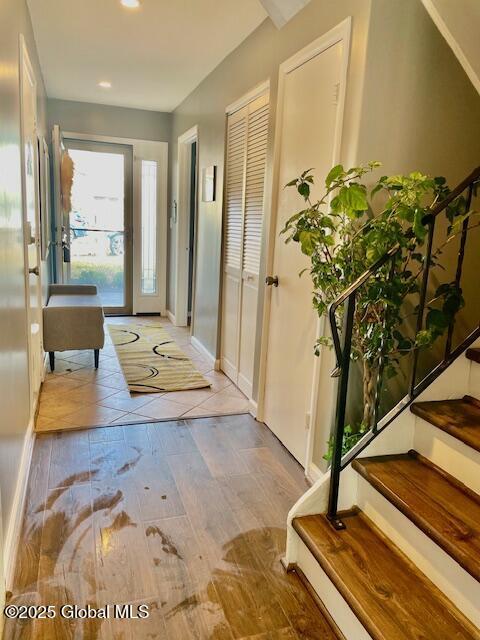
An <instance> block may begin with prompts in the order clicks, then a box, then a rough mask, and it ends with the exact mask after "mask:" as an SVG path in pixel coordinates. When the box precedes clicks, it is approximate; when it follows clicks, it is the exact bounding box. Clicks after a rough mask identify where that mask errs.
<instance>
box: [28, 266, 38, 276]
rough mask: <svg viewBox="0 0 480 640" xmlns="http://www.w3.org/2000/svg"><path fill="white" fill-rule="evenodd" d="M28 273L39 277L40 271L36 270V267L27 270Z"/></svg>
mask: <svg viewBox="0 0 480 640" xmlns="http://www.w3.org/2000/svg"><path fill="white" fill-rule="evenodd" d="M28 273H31V274H32V275H34V276H39V275H40V271H39V270H38V267H32V268H31V269H29V270H28Z"/></svg>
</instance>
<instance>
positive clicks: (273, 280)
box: [265, 276, 278, 287]
mask: <svg viewBox="0 0 480 640" xmlns="http://www.w3.org/2000/svg"><path fill="white" fill-rule="evenodd" d="M265 284H266V285H267V286H268V287H271V286H272V285H273V286H274V287H278V276H267V277H266V278H265Z"/></svg>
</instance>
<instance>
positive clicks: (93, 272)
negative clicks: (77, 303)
mask: <svg viewBox="0 0 480 640" xmlns="http://www.w3.org/2000/svg"><path fill="white" fill-rule="evenodd" d="M66 146H67V149H68V153H69V155H70V157H71V158H72V160H73V164H74V171H73V184H72V196H71V203H72V207H71V210H70V213H69V216H68V229H67V230H66V231H67V234H68V239H67V241H69V244H70V263H69V265H68V268H67V274H68V277H67V280H68V282H70V283H72V284H95V285H97V288H98V292H99V295H100V298H101V300H102V304H103V306H104V308H105V312H106V313H110V314H115V313H116V314H122V313H125V314H126V313H131V300H132V292H131V282H132V278H131V264H132V261H131V237H132V235H131V200H132V196H131V193H132V191H131V188H132V185H131V177H132V169H131V167H132V150H131V148H130V147H124V146H121V145H117V144H103V143H102V144H100V143H96V142H83V141H78V140H67V141H66Z"/></svg>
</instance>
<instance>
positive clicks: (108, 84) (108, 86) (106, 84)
mask: <svg viewBox="0 0 480 640" xmlns="http://www.w3.org/2000/svg"><path fill="white" fill-rule="evenodd" d="M98 86H99V87H102V89H111V88H112V83H111V82H108V80H102V81H101V82H99V83H98Z"/></svg>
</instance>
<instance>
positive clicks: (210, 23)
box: [28, 0, 267, 111]
mask: <svg viewBox="0 0 480 640" xmlns="http://www.w3.org/2000/svg"><path fill="white" fill-rule="evenodd" d="M28 5H29V7H30V13H31V17H32V22H33V28H34V32H35V39H36V43H37V48H38V52H39V56H40V63H41V66H42V71H43V75H44V80H45V84H46V89H47V94H48V96H49V97H50V98H62V99H64V100H79V101H82V102H96V103H101V104H110V105H118V106H124V107H136V108H140V109H152V110H156V111H172V110H173V109H174V108H175V107H176V106H178V105H179V104H180V103H181V102H182V100H183V99H184V98H186V96H188V94H189V93H190V92H191V91H192V90H193V89H194V88H195V87H196V86H197V85H198V84H199V83H200V82H201V81H202V80H203V78H205V77H206V76H207V75H208V74H209V73H210V72H211V71H212V70H213V69H214V68H215V67H216V66H217V65H218V64H219V63H220V62H221V61H222V60H223V59H224V58H225V56H227V55H228V54H229V53H230V52H231V51H233V50H234V49H235V48H236V47H237V46H238V45H239V44H240V43H241V42H242V41H243V40H244V39H245V38H246V37H247V36H248V35H249V34H250V33H251V32H252V31H254V29H256V27H257V26H258V25H259V24H260V23H261V22H262V21H263V20H264V19H265V18H266V16H267V13H266V11H265V10H264V9H263V7H262V6H261V4H260V2H259V0H240V1H239V0H142V4H141V7H140V8H139V9H135V10H132V9H126V8H124V7H123V6H122V5H121V4H120V0H28ZM102 80H107V81H110V82H111V83H112V88H111V89H101V88H100V87H98V86H97V85H98V82H100V81H102Z"/></svg>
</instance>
